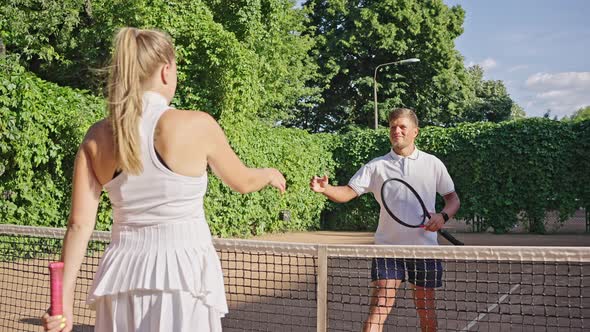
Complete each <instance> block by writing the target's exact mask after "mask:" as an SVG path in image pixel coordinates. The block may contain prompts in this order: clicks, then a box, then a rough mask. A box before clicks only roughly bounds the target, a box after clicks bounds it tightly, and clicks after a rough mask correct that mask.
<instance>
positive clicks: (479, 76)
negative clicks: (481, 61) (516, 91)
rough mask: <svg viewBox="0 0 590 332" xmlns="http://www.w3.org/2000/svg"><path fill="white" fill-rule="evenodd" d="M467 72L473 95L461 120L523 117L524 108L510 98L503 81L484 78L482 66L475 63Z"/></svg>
mask: <svg viewBox="0 0 590 332" xmlns="http://www.w3.org/2000/svg"><path fill="white" fill-rule="evenodd" d="M467 72H468V75H469V85H470V87H471V88H473V92H474V95H473V97H472V98H471V99H470V102H469V105H468V106H467V108H466V109H465V112H464V113H463V121H467V122H475V121H490V122H501V121H505V120H509V119H512V118H522V117H524V115H525V114H524V110H523V109H522V108H521V107H520V106H518V105H517V104H516V103H515V102H514V101H513V100H512V99H511V98H510V95H508V91H507V90H506V87H505V86H504V82H502V81H500V80H497V81H495V80H484V79H483V75H484V71H483V68H481V67H480V66H477V65H476V66H472V67H470V68H468V69H467Z"/></svg>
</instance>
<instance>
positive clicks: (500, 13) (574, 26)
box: [444, 0, 590, 118]
mask: <svg viewBox="0 0 590 332" xmlns="http://www.w3.org/2000/svg"><path fill="white" fill-rule="evenodd" d="M444 2H445V3H446V4H447V5H449V6H453V5H457V4H458V5H461V7H463V9H465V12H466V14H465V22H464V24H463V28H464V32H463V34H462V35H461V36H460V37H459V38H458V39H457V40H456V49H457V50H459V51H460V52H461V54H463V56H464V57H465V64H466V65H472V64H480V65H481V66H482V67H483V68H484V69H485V78H486V79H493V80H502V81H504V84H505V85H506V87H507V89H508V93H509V94H510V96H511V97H512V99H513V100H515V101H516V102H517V103H518V104H519V105H520V106H522V107H523V108H524V110H525V112H526V113H527V116H542V115H543V114H544V113H545V112H546V111H547V110H548V109H550V110H551V114H552V116H553V115H556V116H558V117H559V118H561V117H563V116H566V115H571V114H572V113H573V112H575V111H576V110H577V109H579V108H581V107H582V106H589V105H590V24H589V22H590V0H561V1H560V0H512V1H511V0H493V1H492V0H444Z"/></svg>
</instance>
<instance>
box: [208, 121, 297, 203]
mask: <svg viewBox="0 0 590 332" xmlns="http://www.w3.org/2000/svg"><path fill="white" fill-rule="evenodd" d="M204 118H205V121H206V122H207V123H206V128H207V131H208V135H207V139H208V141H209V149H208V153H207V163H208V164H209V166H210V167H211V170H212V171H213V173H215V175H217V176H218V177H219V178H220V179H221V181H223V182H224V183H225V184H227V185H228V186H229V187H230V188H231V189H232V190H234V191H237V192H239V193H242V194H246V193H250V192H254V191H258V190H260V189H262V188H264V187H265V186H267V185H271V186H273V187H275V188H277V189H279V191H280V192H281V193H283V192H284V191H285V189H286V181H285V178H284V177H283V175H282V174H281V173H280V172H279V171H278V170H276V169H274V168H250V167H246V165H244V163H242V161H241V160H240V158H238V156H237V155H236V153H235V152H234V151H233V149H232V148H231V146H230V145H229V143H228V141H227V138H226V136H225V133H224V132H223V130H222V129H221V127H220V126H219V124H218V123H217V121H215V119H213V118H212V117H211V116H209V115H205V116H204Z"/></svg>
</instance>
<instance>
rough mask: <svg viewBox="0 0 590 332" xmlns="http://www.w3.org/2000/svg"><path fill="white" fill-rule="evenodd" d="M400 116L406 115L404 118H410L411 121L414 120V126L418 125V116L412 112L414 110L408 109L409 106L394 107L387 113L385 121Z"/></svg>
mask: <svg viewBox="0 0 590 332" xmlns="http://www.w3.org/2000/svg"><path fill="white" fill-rule="evenodd" d="M401 117H406V118H408V119H410V120H412V122H414V124H415V125H416V127H419V123H418V117H417V116H416V112H414V110H413V109H410V108H396V109H394V110H393V111H391V113H389V117H388V118H387V123H391V121H394V120H397V119H398V118H401Z"/></svg>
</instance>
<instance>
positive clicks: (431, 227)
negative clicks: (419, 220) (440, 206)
mask: <svg viewBox="0 0 590 332" xmlns="http://www.w3.org/2000/svg"><path fill="white" fill-rule="evenodd" d="M444 225H445V219H444V218H443V216H442V214H440V213H436V212H430V220H428V222H426V224H424V229H425V230H427V231H430V232H437V231H438V230H439V229H441V228H443V226H444Z"/></svg>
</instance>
